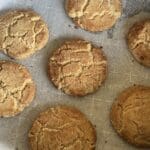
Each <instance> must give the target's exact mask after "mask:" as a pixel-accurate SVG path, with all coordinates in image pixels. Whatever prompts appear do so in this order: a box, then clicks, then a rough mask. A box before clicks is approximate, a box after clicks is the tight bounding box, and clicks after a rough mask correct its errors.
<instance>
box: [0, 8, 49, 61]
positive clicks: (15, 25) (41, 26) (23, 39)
mask: <svg viewBox="0 0 150 150" xmlns="http://www.w3.org/2000/svg"><path fill="white" fill-rule="evenodd" d="M0 33H1V35H0V49H1V50H2V51H3V52H4V53H5V54H7V55H8V56H10V57H12V58H14V59H23V58H26V57H29V56H30V55H32V54H33V53H34V52H36V51H37V50H40V49H42V48H43V47H44V46H45V45H46V43H47V41H48V37H49V33H48V28H47V25H46V24H45V22H44V21H43V20H42V18H41V17H40V16H39V15H38V14H37V13H36V12H34V11H32V10H13V11H9V12H6V13H4V14H3V15H1V16H0Z"/></svg>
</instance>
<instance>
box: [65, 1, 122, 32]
mask: <svg viewBox="0 0 150 150" xmlns="http://www.w3.org/2000/svg"><path fill="white" fill-rule="evenodd" d="M66 11H67V13H68V15H69V16H70V17H71V18H72V19H73V21H74V22H75V23H76V24H77V25H78V26H80V27H81V28H83V29H85V30H89V31H93V32H97V31H103V30H106V29H109V28H111V27H112V26H113V25H114V24H115V23H116V21H117V20H118V18H119V17H120V16H121V2H120V0H111V1H110V0H105V1H104V0H80V1H79V0H74V1H72V0H66Z"/></svg>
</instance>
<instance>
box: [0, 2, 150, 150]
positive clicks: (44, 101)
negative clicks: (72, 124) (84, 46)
mask: <svg viewBox="0 0 150 150" xmlns="http://www.w3.org/2000/svg"><path fill="white" fill-rule="evenodd" d="M13 8H32V9H34V10H35V11H37V12H38V13H40V14H41V15H42V16H43V18H44V19H45V21H46V22H47V24H48V26H49V30H50V40H49V42H48V44H47V46H46V47H45V48H44V49H43V50H41V51H39V52H38V53H36V54H35V55H33V56H32V57H30V58H28V59H26V60H23V61H17V62H19V63H21V64H24V65H25V66H27V67H28V68H29V70H30V72H31V73H32V76H33V78H34V80H35V82H36V85H37V93H36V98H35V99H34V101H33V103H32V104H31V105H30V106H29V107H28V108H27V109H25V110H24V111H23V112H22V113H21V114H20V115H18V116H16V117H13V118H7V119H5V118H1V119H0V150H28V149H29V146H28V138H27V134H28V131H29V129H30V127H31V125H32V122H33V121H34V119H35V118H36V117H37V115H38V114H39V112H41V111H42V110H44V109H45V108H47V107H48V106H51V105H54V104H57V103H58V104H67V105H72V106H76V107H77V108H79V109H80V110H81V111H82V112H83V113H85V114H86V115H87V117H88V118H89V119H90V120H91V121H92V122H93V124H94V125H96V130H97V136H98V140H97V148H96V150H136V148H134V147H132V146H130V145H128V144H127V143H125V142H124V141H123V140H122V139H120V138H119V137H118V136H117V135H116V133H115V132H114V130H113V129H112V127H111V124H110V121H109V111H110V107H111V104H112V102H113V101H114V99H115V97H116V96H117V95H118V94H119V93H120V92H121V91H122V90H124V89H125V88H127V87H128V86H131V85H133V84H144V85H150V69H148V68H145V67H143V66H141V65H139V64H138V63H137V62H136V61H135V60H134V59H133V57H132V56H131V54H130V53H129V52H128V48H127V45H126V42H125V34H126V32H127V31H128V28H129V27H130V26H131V25H132V24H133V23H134V22H135V21H137V20H141V19H143V18H147V17H150V13H149V12H150V0H123V15H122V17H121V18H120V19H119V21H118V23H117V24H116V25H115V27H114V28H112V29H110V30H109V31H104V32H99V33H89V32H86V31H84V30H81V29H76V28H75V26H74V24H73V23H72V21H71V20H70V19H69V18H68V17H67V15H66V14H65V11H64V0H0V11H4V10H7V9H13ZM142 11H146V12H142ZM131 17H132V18H131ZM73 37H80V38H84V39H86V40H88V41H92V42H93V43H94V44H96V45H97V46H103V49H104V52H105V54H106V55H107V57H108V61H109V75H108V78H107V80H106V82H105V84H104V85H103V86H102V87H101V88H100V89H99V90H98V91H97V92H96V93H94V94H92V95H88V96H86V97H83V98H75V97H71V96H67V95H65V94H63V93H62V92H61V91H58V90H57V89H55V88H54V87H53V85H52V84H51V82H50V81H49V79H48V76H47V62H48V57H49V55H50V53H51V52H52V51H53V49H55V48H56V47H58V45H59V44H60V43H61V41H62V40H63V39H64V38H73ZM0 59H9V58H8V57H6V56H5V55H3V54H0Z"/></svg>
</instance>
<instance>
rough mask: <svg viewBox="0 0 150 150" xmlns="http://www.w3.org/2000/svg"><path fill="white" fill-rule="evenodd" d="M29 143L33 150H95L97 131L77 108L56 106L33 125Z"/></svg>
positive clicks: (43, 113) (41, 115)
mask: <svg viewBox="0 0 150 150" xmlns="http://www.w3.org/2000/svg"><path fill="white" fill-rule="evenodd" d="M29 142H30V145H31V149H32V150H94V149H95V146H96V131H95V128H94V127H93V125H92V123H91V122H90V121H89V120H88V119H87V118H86V117H85V115H84V114H82V113H81V112H80V111H79V110H77V109H76V108H73V107H69V106H55V107H51V108H49V109H47V110H46V111H44V112H42V113H41V114H40V115H39V117H38V118H37V119H36V121H35V122H34V123H33V126H32V128H31V130H30V132H29Z"/></svg>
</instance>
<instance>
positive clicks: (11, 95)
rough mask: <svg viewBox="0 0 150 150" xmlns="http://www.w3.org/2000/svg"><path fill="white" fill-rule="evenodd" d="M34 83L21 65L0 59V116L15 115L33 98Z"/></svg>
mask: <svg viewBox="0 0 150 150" xmlns="http://www.w3.org/2000/svg"><path fill="white" fill-rule="evenodd" d="M34 95H35V85H34V83H33V80H32V78H31V75H30V73H29V71H28V70H27V69H26V68H25V67H24V66H22V65H19V64H16V63H14V62H10V61H0V117H11V116H15V115H17V114H18V113H20V112H21V111H23V109H24V108H25V107H27V106H28V105H29V104H30V103H31V101H32V100H33V98H34Z"/></svg>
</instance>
